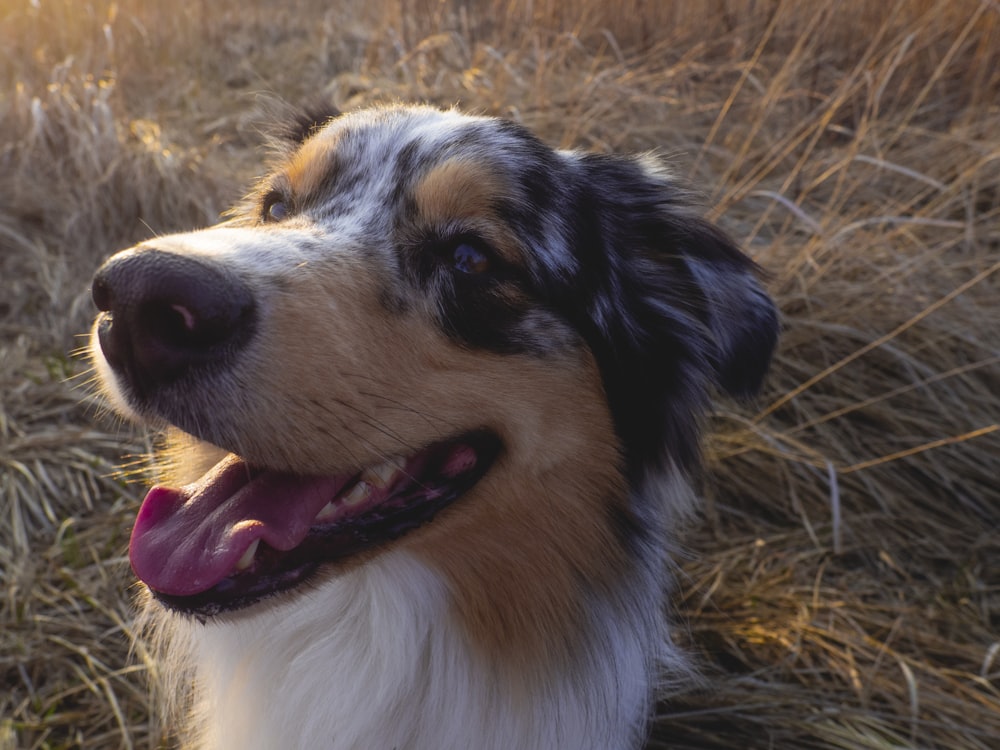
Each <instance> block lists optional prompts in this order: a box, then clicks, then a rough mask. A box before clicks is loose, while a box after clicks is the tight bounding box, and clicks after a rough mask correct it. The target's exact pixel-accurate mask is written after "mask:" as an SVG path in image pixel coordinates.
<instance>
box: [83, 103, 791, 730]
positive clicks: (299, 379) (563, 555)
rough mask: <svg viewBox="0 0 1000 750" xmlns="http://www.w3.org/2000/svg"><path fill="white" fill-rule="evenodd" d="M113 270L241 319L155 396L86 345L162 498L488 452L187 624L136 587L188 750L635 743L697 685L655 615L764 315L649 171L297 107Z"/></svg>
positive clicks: (680, 199)
mask: <svg viewBox="0 0 1000 750" xmlns="http://www.w3.org/2000/svg"><path fill="white" fill-rule="evenodd" d="M276 203H277V204H279V205H278V209H280V210H271V207H273V206H274V205H275V204H276ZM461 243H466V244H471V245H473V246H475V247H476V248H477V249H478V250H480V251H482V254H484V255H485V257H486V258H487V259H488V262H487V263H486V264H485V265H484V266H483V268H485V270H481V269H480V267H479V266H477V267H476V268H475V269H473V270H472V271H471V272H470V269H469V268H466V267H460V265H459V263H458V262H457V261H456V260H455V258H454V257H453V251H454V250H455V248H456V246H457V245H458V244H461ZM131 252H132V253H133V254H138V255H139V256H141V257H151V253H159V254H160V255H161V257H162V255H163V254H168V255H170V256H171V257H173V256H183V257H185V258H189V259H195V260H196V261H197V262H198V263H199V264H203V267H204V268H205V269H206V272H211V273H213V274H216V273H217V274H222V275H221V276H220V278H223V279H233V280H235V281H234V283H235V284H238V285H239V287H240V288H241V289H243V288H245V289H249V290H250V291H251V292H252V294H253V299H254V302H255V316H256V317H255V318H254V328H253V330H252V334H251V332H248V333H247V335H246V336H245V337H244V339H245V340H243V339H241V343H240V345H239V347H238V348H237V347H235V345H234V347H232V348H233V351H227V352H226V353H225V356H224V357H221V358H220V361H219V362H213V363H211V364H210V365H205V364H199V366H197V367H191V368H190V370H189V371H185V372H184V374H183V375H180V376H178V377H176V378H172V379H170V380H169V381H167V380H166V379H164V380H163V382H160V381H158V380H156V378H155V374H153V375H152V376H150V378H151V379H150V380H149V382H142V381H143V374H142V373H140V375H136V374H135V373H134V372H131V371H130V372H124V371H118V370H115V369H114V368H112V367H110V366H109V365H108V364H107V362H105V360H104V357H103V355H102V353H101V347H100V344H99V343H98V340H97V334H96V328H95V335H94V342H93V345H92V353H93V359H94V361H95V365H96V368H97V371H98V373H99V375H100V378H101V380H102V384H103V390H104V392H105V394H106V395H107V397H108V398H109V400H110V401H111V403H112V404H113V405H114V406H115V407H116V408H117V409H118V410H119V411H120V412H122V413H123V414H126V415H127V416H130V417H132V418H134V419H137V420H140V421H143V422H146V423H148V424H150V425H151V426H154V427H159V428H166V429H167V434H168V444H169V445H168V448H167V450H166V451H165V453H164V460H163V462H162V464H161V474H162V477H161V480H162V481H163V482H166V483H170V484H183V483H186V482H191V481H194V480H195V479H197V477H198V476H200V475H201V474H202V473H203V472H205V471H206V470H207V469H208V468H210V467H211V466H212V465H213V464H214V463H215V462H216V461H217V460H219V459H220V458H221V457H223V456H224V455H225V454H226V453H228V452H232V453H235V454H237V455H239V456H241V457H242V458H244V459H245V460H246V461H247V462H248V463H250V464H253V465H255V466H261V467H266V468H269V469H279V470H283V471H291V472H296V473H300V474H317V475H319V474H341V473H345V472H353V471H358V470H359V469H361V468H363V467H365V466H367V465H369V464H372V463H375V462H378V461H380V460H382V459H384V458H385V457H387V456H394V455H406V454H409V453H413V452H415V451H417V450H418V449H419V448H420V447H422V446H425V445H428V444H430V443H433V442H435V441H439V440H443V439H448V438H449V437H451V436H454V435H457V434H461V433H463V432H465V431H468V430H474V429H482V428H486V429H488V430H490V431H491V432H493V433H494V434H496V435H497V436H498V437H499V438H500V440H501V441H502V444H503V451H502V454H501V456H500V458H499V459H498V460H497V462H496V463H495V464H494V465H493V466H492V468H491V469H490V470H489V471H488V473H487V474H486V475H485V476H484V477H483V478H482V479H481V480H480V481H479V483H478V484H476V485H475V486H474V487H473V488H472V489H471V490H469V491H468V492H467V493H466V494H465V495H464V496H463V497H461V498H460V499H459V500H458V501H457V502H456V503H455V504H454V505H453V506H451V507H449V508H447V509H446V510H444V511H443V512H442V513H441V514H440V515H439V516H438V517H436V518H435V519H434V521H433V522H431V523H430V524H428V525H426V526H424V527H422V528H420V529H417V530H415V531H413V532H411V533H409V534H407V535H406V536H404V537H402V538H401V539H398V540H396V541H394V542H391V543H386V544H383V545H382V546H381V547H379V548H377V549H376V550H374V551H370V552H366V553H364V554H361V555H360V556H358V557H357V558H356V559H352V560H349V561H347V562H343V563H339V564H336V565H328V566H326V568H324V570H323V572H322V574H321V575H319V576H316V577H314V578H313V579H312V580H310V581H308V582H307V583H305V584H303V585H301V586H299V587H298V588H296V589H294V590H292V591H288V592H284V593H281V594H278V595H277V596H274V597H273V598H270V599H268V600H266V601H263V602H260V603H258V604H255V605H253V606H250V607H248V608H244V609H239V610H236V611H232V612H226V613H223V614H219V615H216V616H212V617H199V618H196V617H191V616H188V615H185V614H179V613H175V612H170V611H167V610H166V609H165V608H163V607H162V606H161V605H159V604H157V603H156V602H155V601H154V600H153V599H152V598H151V597H149V596H145V597H143V602H144V604H143V615H142V617H143V620H144V622H145V623H146V626H147V631H148V633H149V638H150V642H151V643H152V644H153V653H155V655H156V658H157V660H158V661H157V662H156V665H157V666H156V670H157V671H158V673H159V677H160V679H161V683H162V684H161V688H162V690H163V691H164V693H165V699H164V703H165V705H170V706H175V707H179V710H177V711H175V712H174V714H175V715H174V716H172V717H171V719H170V721H171V722H173V726H172V728H173V729H174V730H175V731H177V732H179V734H180V735H181V737H182V738H183V740H184V742H185V743H187V744H188V745H189V746H191V747H197V748H203V749H204V750H209V749H210V748H211V749H215V748H243V749H249V748H259V749H261V750H264V749H273V748H278V747H283V748H284V747H287V748H331V749H337V750H340V749H344V750H346V749H348V748H353V749H358V750H360V749H362V748H365V749H371V748H412V749H413V750H421V749H426V750H430V749H435V750H440V749H442V748H496V749H497V750H499V749H500V748H504V749H507V748H520V749H523V750H529V749H532V748H538V749H539V750H541V749H542V748H572V749H573V750H577V749H582V748H593V749H594V750H597V749H598V748H600V749H601V750H606V749H608V748H634V747H637V746H639V745H640V744H641V742H642V739H643V737H644V736H645V733H646V727H647V721H648V717H649V715H650V713H651V708H652V701H653V700H654V697H655V695H656V694H657V691H659V690H670V689H671V688H673V687H676V686H677V685H680V684H686V683H689V682H690V681H691V680H693V679H695V678H694V677H693V674H692V670H691V669H690V667H689V666H688V661H687V659H686V658H685V656H684V655H683V654H682V653H681V651H680V649H678V647H676V646H675V645H674V644H673V643H672V642H671V640H670V637H669V633H668V628H667V621H666V616H665V612H666V611H667V604H666V595H667V593H668V592H669V589H670V587H671V579H672V573H671V565H672V557H673V553H674V552H675V549H674V545H675V543H676V542H675V538H676V529H677V526H678V525H679V524H680V523H681V522H682V521H683V520H684V518H685V517H686V516H687V515H688V513H689V511H690V510H691V508H692V507H693V499H692V493H691V490H690V485H689V480H690V478H691V475H692V473H693V472H695V471H696V470H697V456H698V447H697V446H698V435H699V425H700V420H701V417H702V414H703V411H704V409H705V408H706V406H707V400H708V398H709V394H710V393H711V392H712V390H713V389H721V390H724V391H728V392H730V393H732V394H734V395H737V396H744V395H747V394H750V393H752V392H753V391H755V390H756V388H757V387H758V386H759V384H760V381H761V379H762V377H763V375H764V371H765V369H766V366H767V363H768V360H769V358H770V354H771V349H772V347H773V345H774V340H775V336H776V328H777V324H776V316H775V312H774V309H773V306H772V305H771V302H770V300H769V299H768V298H767V296H766V294H765V293H764V292H763V290H762V289H761V287H760V285H759V283H758V281H757V278H756V268H755V267H754V265H753V264H752V263H751V262H750V261H749V260H748V259H746V258H745V256H743V255H742V254H740V253H739V251H738V250H737V249H736V248H735V247H734V246H733V245H732V243H731V242H730V241H729V240H728V239H727V238H726V237H725V236H724V235H723V234H722V233H720V232H719V231H718V230H717V229H715V228H714V227H712V226H711V225H709V224H707V223H706V222H704V221H703V220H702V219H700V218H699V217H698V216H697V214H696V213H695V212H694V211H693V210H692V209H691V207H690V206H689V205H688V200H687V198H686V196H685V194H684V193H683V192H682V191H680V190H679V189H678V188H677V187H676V186H675V184H674V182H673V180H672V178H671V176H670V175H669V173H668V172H667V171H666V170H665V169H664V168H663V167H662V166H661V165H660V164H659V163H658V162H656V160H655V159H653V158H652V157H650V156H648V155H644V156H640V157H611V156H593V155H585V154H582V153H577V152H559V151H554V150H551V149H549V148H548V147H546V146H544V145H543V144H542V143H541V142H540V141H538V140H537V139H535V138H534V137H533V136H531V135H530V134H529V133H527V131H525V130H524V129H522V128H520V127H519V126H516V125H513V124H511V123H508V122H504V121H501V120H495V119H491V118H475V117H468V116H465V115H462V114H459V113H457V112H454V111H449V112H441V111H438V110H434V109H430V108H422V107H413V108H407V107H393V108H384V109H378V110H369V111H364V112H360V113H355V114H351V115H345V116H339V117H332V118H330V119H329V120H326V119H325V118H320V119H319V120H318V121H316V122H314V121H313V120H304V121H303V125H302V127H300V128H298V129H297V131H296V132H295V137H294V138H293V139H292V141H290V142H289V145H288V146H287V147H286V152H285V155H284V156H283V157H282V158H281V161H280V162H279V163H278V164H277V165H276V166H275V168H274V169H273V170H272V172H271V173H270V175H269V176H268V177H267V178H265V179H264V180H263V181H262V182H261V184H260V185H259V186H258V187H257V188H256V189H255V190H254V192H253V193H252V194H251V195H250V196H249V197H248V198H247V200H246V201H245V202H244V204H243V205H242V206H241V207H240V208H239V209H237V211H236V212H235V214H234V216H233V218H232V219H231V220H229V221H228V222H226V223H224V224H222V225H220V226H218V227H214V228H210V229H207V230H203V231H199V232H192V233H187V234H180V235H172V236H167V237H159V238H156V239H155V240H151V241H150V242H148V243H144V244H143V245H141V246H139V247H137V248H135V249H133V250H132V251H131ZM144 253H145V255H144ZM120 257H121V256H120ZM455 257H457V256H455ZM145 375H149V374H148V373H147V374H145ZM177 714H184V715H183V716H179V715H177Z"/></svg>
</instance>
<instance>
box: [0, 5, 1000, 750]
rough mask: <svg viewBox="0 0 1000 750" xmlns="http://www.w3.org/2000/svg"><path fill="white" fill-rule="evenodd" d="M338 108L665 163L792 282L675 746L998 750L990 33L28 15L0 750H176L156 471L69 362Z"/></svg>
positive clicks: (553, 15)
mask: <svg viewBox="0 0 1000 750" xmlns="http://www.w3.org/2000/svg"><path fill="white" fill-rule="evenodd" d="M324 98H325V99H330V100H332V101H333V102H335V103H336V104H337V105H339V106H341V107H342V108H350V107H355V106H360V105H364V104H368V103H372V102H380V101H389V100H397V99H401V100H408V101H430V102H433V103H437V104H441V105H451V104H458V105H460V106H462V107H463V108H466V109H471V110H474V111H480V112H487V113H492V114H500V115H504V116H508V117H512V118H514V119H517V120H519V121H521V122H523V123H525V124H526V125H528V126H529V127H531V128H533V129H534V130H536V131H537V132H538V133H539V134H540V135H541V136H542V137H544V138H545V139H546V140H548V141H549V142H551V143H553V144H556V145H561V146H579V147H582V148H587V149H593V150H598V151H606V150H646V149H657V150H659V151H661V152H662V153H664V154H666V155H668V156H669V157H670V158H671V160H672V161H673V162H674V165H675V168H676V170H677V171H678V172H679V173H680V174H682V175H685V176H686V177H687V178H688V179H689V180H690V181H691V182H692V183H693V184H694V185H695V186H696V188H697V189H698V190H699V191H700V192H701V193H702V195H703V196H704V202H705V205H706V208H707V210H708V212H709V214H710V215H711V216H712V217H713V218H714V219H716V220H718V221H719V222H720V223H721V224H722V225H723V226H724V227H725V228H726V229H727V230H728V231H730V232H731V233H732V234H733V235H734V236H735V237H737V238H738V239H739V240H740V241H741V243H742V244H743V246H744V247H745V248H746V249H747V251H748V252H750V253H751V254H752V255H753V256H754V257H755V258H756V259H757V260H758V261H759V262H760V263H761V264H763V265H764V266H765V267H766V268H767V269H768V270H769V271H770V273H771V282H770V285H771V289H772V291H773V293H774V295H775V296H776V298H777V299H778V300H779V303H780V306H781V308H782V312H783V319H784V333H783V339H782V344H781V347H780V351H779V353H778V355H777V357H776V361H775V365H774V369H773V373H772V375H771V377H770V380H769V382H768V385H767V387H766V391H765V393H764V394H763V395H762V397H761V399H760V400H759V402H758V403H757V404H756V406H755V407H754V408H751V409H747V408H738V407H736V406H735V405H732V404H728V403H724V402H723V403H720V405H719V407H718V410H717V411H716V413H715V414H714V415H713V417H712V420H711V428H712V430H711V435H710V436H709V438H708V439H707V441H706V457H707V468H706V472H705V477H704V480H703V487H702V488H701V490H702V493H703V495H704V497H705V505H704V512H703V513H702V515H701V517H700V518H699V520H698V522H697V523H696V524H695V525H694V526H693V527H692V528H691V529H690V531H689V533H688V534H687V536H686V542H687V559H686V560H685V561H684V573H685V579H684V582H683V590H682V592H681V596H680V598H679V600H678V601H677V602H676V607H677V609H678V610H679V613H680V621H681V623H682V625H680V626H679V628H678V629H679V632H678V638H679V639H681V640H682V641H683V642H685V643H686V644H687V645H688V647H689V648H690V650H691V651H692V652H693V653H694V654H696V655H697V657H698V659H699V660H700V662H701V666H702V671H703V672H704V674H705V675H706V678H707V679H706V681H705V684H703V685H699V686H693V687H692V690H691V691H690V693H687V694H684V695H681V696H680V697H678V698H676V699H674V700H672V701H671V703H670V705H663V706H662V707H661V712H660V713H661V715H660V716H659V718H658V720H657V723H656V726H655V729H654V732H653V736H652V738H651V740H650V747H652V748H666V747H677V748H793V749H809V748H863V749H869V748H870V749H871V750H883V749H885V748H941V749H942V750H956V749H972V748H975V749H982V750H986V749H987V748H996V747H998V744H1000V739H998V738H1000V5H998V4H997V3H996V2H995V1H994V0H895V1H890V2H886V3H881V4H878V3H870V2H865V1H864V0H825V1H822V0H821V1H820V2H815V3H813V2H804V1H803V2H782V1H781V0H704V2H702V1H699V0H676V1H675V2H656V1H655V0H623V2H621V3H610V2H608V3H602V2H599V0H535V1H534V2H532V0H503V1H502V0H466V1H464V2H462V1H460V0H365V1H364V2H362V0H328V1H327V2H321V1H320V0H284V2H282V3H278V4H275V3H263V2H256V1H255V0H239V1H237V0H214V1H213V2H208V0H200V1H198V2H187V3H177V4H168V3H165V2H164V3H154V2H143V1H142V0H119V1H118V2H110V1H109V0H34V1H32V2H29V1H28V0H0V398H2V402H0V586H2V589H0V593H2V597H0V750H10V749H12V748H71V747H82V748H102V749H103V748H133V747H143V748H146V747H159V746H161V745H162V746H165V747H169V746H170V738H169V735H168V734H167V735H165V734H163V733H161V732H160V731H159V730H157V729H156V728H155V722H154V721H153V720H152V719H151V714H150V707H149V705H148V703H147V698H146V692H145V689H144V683H145V679H146V674H145V673H146V670H147V669H149V668H150V667H151V665H150V664H148V663H147V662H146V661H145V660H144V658H143V656H144V653H143V651H142V649H141V648H139V649H138V650H137V652H136V653H135V654H134V655H133V656H132V657H130V656H129V631H130V619H129V617H130V615H129V611H130V610H129V597H130V595H131V591H130V587H131V581H132V579H131V576H130V574H129V571H128V566H127V564H126V562H125V559H124V551H125V544H126V540H127V537H128V533H129V529H130V526H131V520H132V517H133V515H134V513H135V510H136V508H137V504H138V499H139V498H140V497H141V495H142V493H143V487H142V483H141V481H137V480H141V476H142V466H143V459H142V455H143V454H144V453H145V452H147V451H148V450H149V440H150V437H149V436H145V435H142V434H140V433H138V432H136V431H134V430H132V429H131V428H129V427H128V426H126V425H122V424H120V423H117V422H115V421H114V420H112V419H110V418H108V417H107V416H106V414H104V413H103V412H102V411H101V410H100V408H99V407H98V406H97V405H95V404H94V403H92V401H91V400H90V396H89V395H88V390H87V388H86V380H87V377H88V375H87V373H86V367H85V364H84V363H83V361H82V360H80V359H79V358H74V357H72V356H71V354H70V353H71V352H72V351H73V350H74V349H76V348H78V347H79V346H80V345H81V344H82V343H83V339H82V338H80V334H81V333H83V332H85V331H86V330H87V327H88V324H89V319H90V318H91V316H92V310H91V307H90V301H89V277H90V275H91V273H92V272H93V270H94V269H95V268H96V267H97V265H98V264H99V263H100V261H101V260H102V259H103V258H104V257H106V256H107V255H109V254H110V253H112V252H113V251H115V250H117V249H120V248H123V247H126V246H127V245H128V244H130V243H132V242H134V241H136V240H138V239H142V238H144V237H148V236H150V235H152V234H154V233H165V232H170V231H174V230H179V229H185V228H191V227H195V226H199V225H204V224H207V223H211V222H212V221H214V220H215V218H216V217H217V216H218V214H219V212H220V211H221V210H223V209H224V208H225V207H226V206H227V204H228V203H229V202H230V201H232V200H233V199H235V198H236V197H237V196H238V195H239V194H240V191H241V189H242V187H243V185H244V184H245V183H246V181H247V180H249V179H250V178H252V177H253V176H255V175H256V174H258V173H259V171H260V170H261V161H260V153H259V151H257V150H256V149H257V147H258V146H259V145H260V143H261V140H262V139H261V135H260V134H261V131H262V129H264V128H265V127H266V124H267V122H268V119H269V118H270V117H271V116H272V113H273V112H274V111H275V110H279V109H280V108H281V106H282V102H287V103H292V104H298V103H303V102H306V101H311V100H316V99H324ZM122 469H124V470H123V471H122Z"/></svg>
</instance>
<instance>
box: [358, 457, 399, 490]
mask: <svg viewBox="0 0 1000 750" xmlns="http://www.w3.org/2000/svg"><path fill="white" fill-rule="evenodd" d="M403 466H404V463H403V460H402V459H401V458H390V459H389V460H388V461H383V462H382V463H380V464H379V465H378V466H369V467H368V468H367V469H365V471H364V473H363V474H362V475H361V479H362V480H364V481H365V482H368V484H370V485H372V486H373V487H375V488H376V489H380V490H384V489H385V488H386V487H388V486H389V485H390V484H392V483H393V482H394V481H395V479H396V477H397V476H399V473H400V472H401V471H402V470H403Z"/></svg>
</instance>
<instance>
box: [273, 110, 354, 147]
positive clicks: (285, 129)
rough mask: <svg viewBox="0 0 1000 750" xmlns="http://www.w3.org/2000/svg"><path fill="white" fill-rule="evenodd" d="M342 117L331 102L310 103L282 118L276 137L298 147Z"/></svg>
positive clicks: (275, 133)
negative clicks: (329, 123)
mask: <svg viewBox="0 0 1000 750" xmlns="http://www.w3.org/2000/svg"><path fill="white" fill-rule="evenodd" d="M340 115H341V112H340V110H339V109H337V108H336V107H334V106H333V104H331V103H330V102H327V101H322V100H320V101H315V102H310V103H309V104H307V105H305V106H304V107H300V108H298V109H296V110H295V111H293V112H291V113H289V114H288V115H287V116H285V117H282V118H281V120H280V122H279V124H278V126H277V127H276V129H275V132H274V137H276V138H277V139H280V140H283V141H286V142H290V143H291V144H292V145H294V146H298V145H301V144H302V143H304V142H305V141H306V140H307V139H308V138H309V137H310V136H311V135H313V134H314V133H315V132H316V131H317V130H319V129H321V128H322V127H323V126H324V125H326V124H327V123H328V122H330V120H332V119H334V118H335V117H340Z"/></svg>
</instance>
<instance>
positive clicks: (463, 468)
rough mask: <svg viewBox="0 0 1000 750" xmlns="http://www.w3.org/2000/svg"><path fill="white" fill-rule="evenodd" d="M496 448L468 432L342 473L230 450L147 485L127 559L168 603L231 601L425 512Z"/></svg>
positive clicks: (408, 525)
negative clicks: (188, 475)
mask: <svg viewBox="0 0 1000 750" xmlns="http://www.w3.org/2000/svg"><path fill="white" fill-rule="evenodd" d="M499 452H500V441H499V439H498V438H497V437H496V436H495V435H493V434H492V433H489V432H485V431H481V432H474V433H469V434H466V435H463V436H461V437H458V438H455V439H452V440H448V441H442V442H438V443H434V444H432V445H430V446H428V447H426V448H424V449H423V450H421V451H419V452H417V453H415V454H414V455H412V456H409V457H407V458H390V459H388V460H386V461H383V462H382V463H379V464H376V465H373V466H369V467H367V468H365V469H363V470H361V471H358V472H356V473H354V474H349V475H343V476H301V475H297V474H291V473H287V472H278V471H270V470H267V469H261V468H257V467H254V466H251V465H249V464H247V463H246V462H245V461H243V459H241V458H239V457H238V456H235V455H230V456H227V457H226V458H224V459H223V460H222V461H220V462H219V463H218V464H217V465H216V466H214V467H213V468H212V469H211V470H209V472H208V473H207V474H205V476H203V477H202V478H201V479H199V480H198V481H197V482H195V483H193V484H189V485H186V486H184V487H180V488H172V487H159V486H157V487H153V488H152V489H151V490H150V491H149V493H148V494H147V495H146V499H145V500H144V501H143V503H142V507H141V508H140V509H139V514H138V516H137V518H136V522H135V527H134V528H133V530H132V539H131V541H130V544H129V559H130V560H131V563H132V569H133V570H134V571H135V573H136V575H137V576H138V577H139V579H140V580H142V581H143V583H145V584H146V585H147V586H148V587H149V588H150V590H151V591H152V592H153V594H154V595H155V596H156V597H157V598H158V599H159V600H160V601H162V602H163V603H164V604H165V605H167V606H168V607H171V608H173V609H176V610H180V611H183V612H189V613H193V614H199V615H215V614H218V613H220V612H224V611H227V610H233V609H239V608H241V607H245V606H248V605H250V604H253V603H254V602H257V601H259V600H260V599H263V598H265V597H268V596H271V595H273V594H275V593H277V592H279V591H284V590H287V589H290V588H292V587H294V586H297V585H298V584H300V583H303V582H304V581H306V580H307V579H308V578H309V577H310V576H311V575H312V574H313V573H314V572H315V571H316V570H317V569H318V568H319V566H320V565H321V564H323V563H329V562H336V561H338V560H343V559H345V558H348V557H350V556H352V555H355V554H357V553H359V552H362V551H364V550H367V549H371V548H374V547H376V546H377V545H379V544H382V543H384V542H387V541H390V540H393V539H398V538H399V537H401V536H403V535H404V534H406V533H408V532H410V531H412V530H413V529H416V528H418V527H419V526H422V525H424V524H425V523H427V522H429V521H430V520H431V519H433V518H434V516H435V515H436V514H437V513H438V512H439V511H441V510H442V509H443V508H445V507H446V506H448V505H450V504H451V503H452V502H454V501H455V500H457V499H458V498H459V497H460V496H461V495H462V494H464V493H465V492H466V491H468V490H469V489H470V488H471V487H472V486H473V485H474V484H476V482H478V481H479V480H480V479H481V478H482V477H483V475H484V474H485V473H486V471H487V470H488V469H489V467H490V466H491V465H492V463H493V461H494V460H495V459H496V457H497V455H498V454H499Z"/></svg>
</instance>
